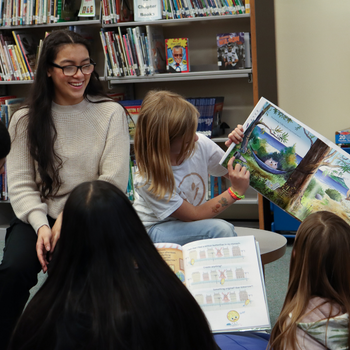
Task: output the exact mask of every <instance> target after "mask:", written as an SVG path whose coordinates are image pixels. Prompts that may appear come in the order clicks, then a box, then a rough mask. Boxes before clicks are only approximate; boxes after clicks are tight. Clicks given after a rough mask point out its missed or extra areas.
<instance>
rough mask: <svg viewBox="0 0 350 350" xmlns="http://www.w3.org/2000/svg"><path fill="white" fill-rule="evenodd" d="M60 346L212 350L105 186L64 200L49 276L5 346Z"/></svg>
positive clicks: (200, 323) (149, 246) (89, 185)
mask: <svg viewBox="0 0 350 350" xmlns="http://www.w3.org/2000/svg"><path fill="white" fill-rule="evenodd" d="M67 344H70V345H69V346H68V345H67ZM60 346H62V347H60ZM70 346H71V347H70ZM61 348H62V349H63V348H64V349H65V350H66V349H104V350H105V349H106V350H108V349H110V350H112V349H113V350H114V349H128V350H133V349H135V350H136V349H137V350H139V349H145V350H146V349H147V350H148V349H154V350H158V349H159V350H164V349H167V350H178V349H185V350H186V349H188V350H196V349H198V350H202V349H208V350H210V349H217V347H216V344H215V341H214V340H213V337H212V334H211V331H210V328H209V325H208V322H207V320H206V318H205V316H204V314H203V312H202V310H201V308H200V307H199V305H198V304H197V302H196V301H195V299H194V298H193V297H192V295H191V294H190V292H189V291H188V290H187V288H186V287H185V286H184V285H183V284H182V282H181V281H180V280H179V279H178V277H177V276H176V275H175V274H174V272H173V271H172V270H171V269H170V268H169V267H168V265H167V264H166V263H165V262H164V261H163V259H162V257H161V256H160V255H159V253H158V252H157V250H156V248H155V246H154V244H153V243H152V241H151V240H150V238H149V236H148V234H147V232H146V230H145V228H144V226H143V224H142V222H141V221H140V219H139V217H138V215H137V213H136V212H135V210H134V209H133V207H132V205H131V203H130V201H129V200H128V198H127V197H126V196H125V195H124V194H123V193H122V192H121V191H120V190H119V189H117V188H116V187H115V186H114V185H111V184H110V183H107V182H103V181H92V182H86V183H83V184H81V185H79V186H78V187H77V188H76V189H75V190H73V192H72V193H71V195H70V196H69V198H68V200H67V203H66V205H65V208H64V211H63V222H62V229H61V237H60V240H59V242H58V245H57V248H56V250H55V252H54V255H53V259H52V261H51V262H50V268H49V276H48V278H47V280H46V281H45V283H44V284H43V286H42V287H41V288H40V290H39V291H38V292H37V294H36V295H35V296H34V298H33V299H32V300H31V302H30V303H29V305H28V307H27V308H26V310H25V311H24V313H23V315H22V317H21V319H20V321H19V322H18V324H17V327H16V329H15V332H14V335H13V338H12V341H11V345H10V349H11V350H19V349H21V350H26V349H36V350H40V349H45V350H48V349H55V350H57V349H61Z"/></svg>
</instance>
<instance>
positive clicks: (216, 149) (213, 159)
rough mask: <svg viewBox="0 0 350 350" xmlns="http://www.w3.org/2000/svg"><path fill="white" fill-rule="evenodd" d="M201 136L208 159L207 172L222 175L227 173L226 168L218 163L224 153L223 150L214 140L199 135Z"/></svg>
mask: <svg viewBox="0 0 350 350" xmlns="http://www.w3.org/2000/svg"><path fill="white" fill-rule="evenodd" d="M199 136H200V137H201V139H203V140H202V142H203V146H204V150H205V153H206V157H207V159H208V173H209V175H212V176H223V175H226V174H227V169H226V168H224V167H223V166H222V165H220V164H219V162H220V160H221V158H222V156H223V155H224V154H225V152H224V150H223V149H222V148H221V147H220V146H218V145H217V144H216V143H215V142H214V141H212V140H211V139H209V138H208V137H207V136H204V135H199Z"/></svg>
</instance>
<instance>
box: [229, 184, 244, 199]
mask: <svg viewBox="0 0 350 350" xmlns="http://www.w3.org/2000/svg"><path fill="white" fill-rule="evenodd" d="M227 191H228V193H229V194H230V196H231V197H232V198H233V199H235V200H236V201H239V200H241V199H244V198H245V196H244V194H243V195H240V194H238V192H237V191H234V190H233V188H232V187H229V188H228V190H227Z"/></svg>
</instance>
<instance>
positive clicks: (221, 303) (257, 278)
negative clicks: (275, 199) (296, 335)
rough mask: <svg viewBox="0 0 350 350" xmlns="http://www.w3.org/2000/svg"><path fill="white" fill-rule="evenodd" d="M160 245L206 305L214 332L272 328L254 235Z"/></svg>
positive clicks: (165, 257)
mask: <svg viewBox="0 0 350 350" xmlns="http://www.w3.org/2000/svg"><path fill="white" fill-rule="evenodd" d="M155 245H156V248H157V249H158V251H159V253H160V255H161V256H162V257H163V259H164V260H165V261H166V262H167V264H168V265H169V266H170V268H171V269H172V270H173V271H174V273H175V274H176V275H177V276H178V277H179V278H180V280H181V281H182V282H183V283H184V284H185V285H186V287H187V288H188V290H189V291H190V292H191V293H192V295H193V296H194V298H195V299H196V301H197V302H198V304H199V305H200V306H201V308H202V310H203V312H204V314H205V315H206V317H207V319H208V321H209V323H210V326H211V329H212V331H213V332H214V333H215V332H237V331H244V330H253V329H254V330H263V329H269V328H271V325H270V317H269V312H268V306H267V299H266V291H265V283H264V276H263V273H262V266H261V259H260V251H259V245H258V243H257V242H256V241H255V238H254V236H244V237H228V238H226V237H225V238H214V239H205V240H201V241H195V242H191V243H187V244H185V245H183V246H180V245H178V244H172V243H156V244H155Z"/></svg>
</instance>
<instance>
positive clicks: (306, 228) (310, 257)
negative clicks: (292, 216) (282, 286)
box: [269, 211, 350, 350]
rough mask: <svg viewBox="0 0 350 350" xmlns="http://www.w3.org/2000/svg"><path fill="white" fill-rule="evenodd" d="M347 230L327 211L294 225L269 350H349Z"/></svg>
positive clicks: (349, 256) (349, 230)
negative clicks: (285, 281) (284, 291)
mask: <svg viewBox="0 0 350 350" xmlns="http://www.w3.org/2000/svg"><path fill="white" fill-rule="evenodd" d="M349 266H350V226H349V225H348V224H347V223H346V222H345V221H344V220H343V219H342V218H340V217H339V216H337V215H336V214H334V213H331V212H327V211H319V212H316V213H313V214H311V215H309V216H308V217H307V218H306V219H305V220H304V221H303V222H302V224H301V225H300V227H299V229H298V231H297V233H296V237H295V242H294V246H293V250H292V255H291V261H290V272H289V283H288V290H287V294H286V298H285V301H284V305H283V307H282V311H281V314H280V316H279V318H278V320H277V322H276V324H275V326H274V328H273V330H272V332H271V338H270V347H269V349H273V350H325V349H332V350H335V349H339V350H340V349H349V348H350V339H349V330H350V328H349V312H350V269H349Z"/></svg>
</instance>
